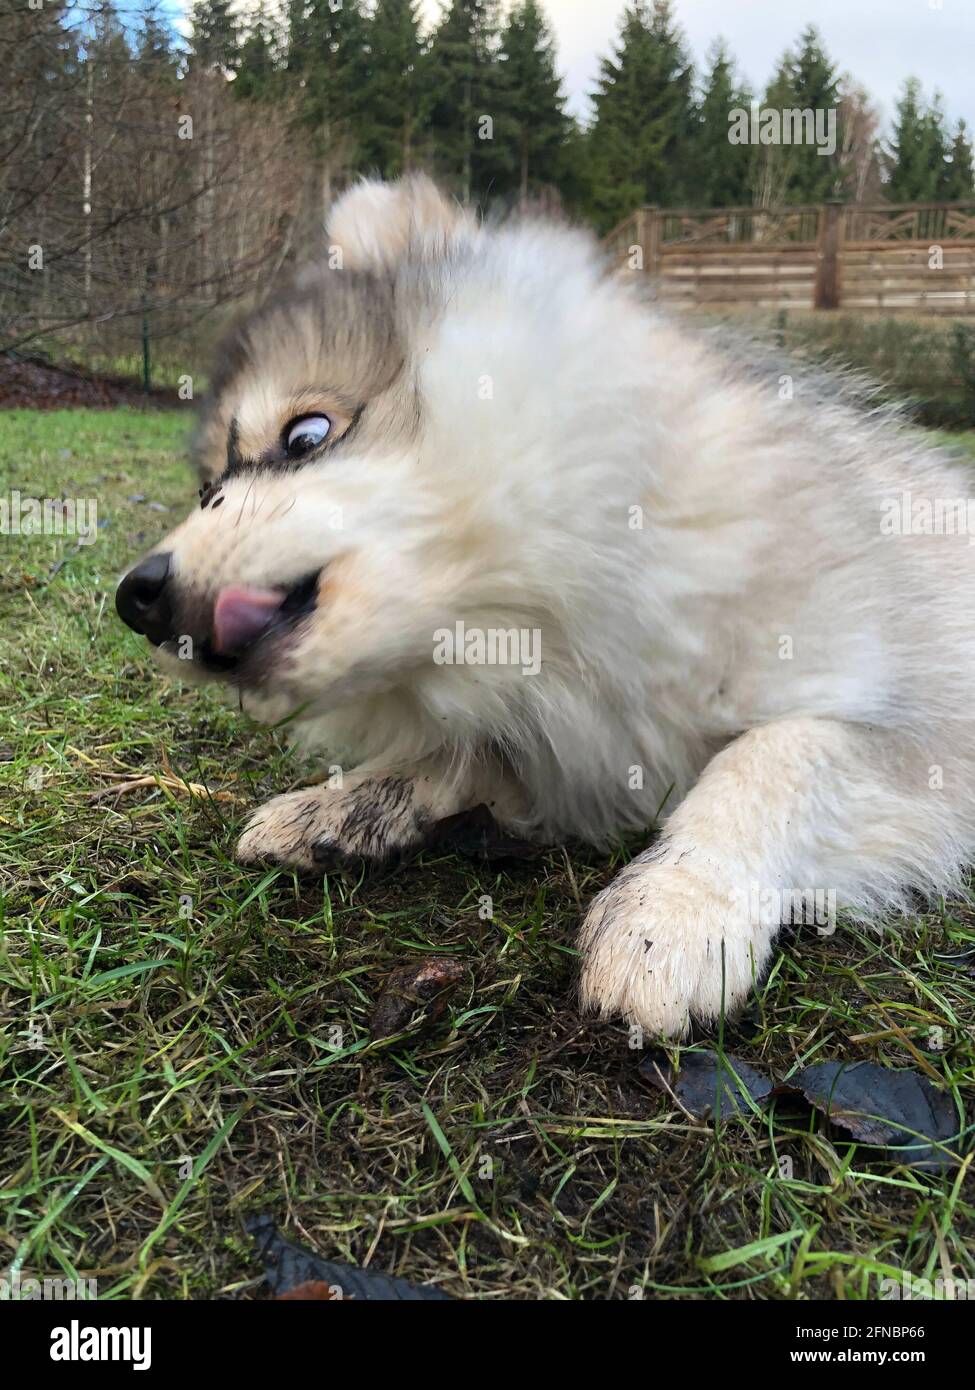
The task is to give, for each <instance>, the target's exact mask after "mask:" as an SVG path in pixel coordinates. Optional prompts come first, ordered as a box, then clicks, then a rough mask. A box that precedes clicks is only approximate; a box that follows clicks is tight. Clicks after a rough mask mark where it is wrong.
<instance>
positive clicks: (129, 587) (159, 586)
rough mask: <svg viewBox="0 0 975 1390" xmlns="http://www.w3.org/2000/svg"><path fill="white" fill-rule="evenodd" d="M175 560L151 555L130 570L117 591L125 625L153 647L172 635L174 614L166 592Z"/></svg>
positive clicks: (118, 603) (166, 554) (118, 606)
mask: <svg viewBox="0 0 975 1390" xmlns="http://www.w3.org/2000/svg"><path fill="white" fill-rule="evenodd" d="M171 559H172V557H171V556H170V555H169V554H168V553H167V552H163V553H162V554H159V555H149V556H148V557H147V558H146V559H145V560H143V561H142V562H141V563H140V564H138V565H136V567H135V569H131V570H129V572H128V574H127V575H126V576H125V578H124V579H123V580H122V582H121V584H120V585H119V586H118V588H117V589H116V590H115V607H116V609H117V610H118V615H119V617H120V618H121V619H122V621H123V623H128V625H129V627H131V628H134V629H135V631H136V632H141V633H143V634H144V635H145V636H146V637H148V638H149V641H150V642H151V643H152V645H153V646H154V647H158V646H159V644H160V642H165V640H166V638H167V637H171V636H172V622H173V611H172V607H171V605H170V602H169V598H168V596H167V593H166V581H167V580H168V579H169V569H170V561H171Z"/></svg>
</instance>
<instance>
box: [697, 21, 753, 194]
mask: <svg viewBox="0 0 975 1390" xmlns="http://www.w3.org/2000/svg"><path fill="white" fill-rule="evenodd" d="M751 99H752V98H751V93H750V92H749V90H748V88H747V87H746V86H744V84H743V83H741V82H740V81H739V80H738V77H737V75H736V71H735V63H734V59H733V58H732V57H731V54H730V53H729V51H728V47H727V45H726V44H725V42H724V40H722V39H718V40H717V41H716V42H715V43H714V45H713V46H712V48H711V51H710V52H709V54H708V71H707V75H706V77H705V79H704V91H703V94H702V96H701V102H700V106H699V107H698V124H697V132H696V136H695V141H694V146H695V158H694V174H695V179H694V183H695V186H694V188H693V190H692V192H691V201H692V202H693V203H696V204H699V205H701V206H702V207H740V206H741V205H742V204H745V203H748V202H750V201H751V181H750V172H751V157H752V151H751V148H750V147H749V146H748V145H735V144H732V143H731V141H730V140H729V138H728V137H729V132H730V130H731V124H730V121H729V116H730V114H731V112H733V111H740V110H748V109H749V107H750V105H751Z"/></svg>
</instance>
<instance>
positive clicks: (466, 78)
mask: <svg viewBox="0 0 975 1390" xmlns="http://www.w3.org/2000/svg"><path fill="white" fill-rule="evenodd" d="M497 34H498V4H497V0H451V4H450V7H449V9H447V10H446V12H445V13H444V15H443V18H442V20H441V22H440V24H439V25H438V27H437V29H436V30H435V32H434V35H433V40H432V43H431V46H430V55H429V64H428V67H427V80H428V82H429V85H430V91H431V93H432V96H433V104H432V108H431V112H430V136H431V144H432V150H433V155H434V158H435V160H436V163H437V165H438V168H439V171H440V173H441V174H442V175H444V176H446V177H447V178H448V179H449V180H450V181H451V182H452V183H453V184H454V185H455V187H456V189H457V192H458V193H459V195H460V197H461V198H462V199H463V200H464V201H465V202H469V201H470V199H471V197H472V196H473V195H474V194H475V193H488V192H490V190H491V187H492V182H493V175H494V174H495V173H496V172H497V170H498V166H499V164H500V165H502V166H503V164H504V162H505V160H504V150H503V148H501V149H499V147H498V146H497V145H496V142H495V139H494V137H495V135H496V134H497V132H496V131H495V130H494V124H495V122H496V120H497V118H498V116H499V114H500V106H501V83H500V80H499V71H498V69H499V64H498V58H497V48H498V43H497Z"/></svg>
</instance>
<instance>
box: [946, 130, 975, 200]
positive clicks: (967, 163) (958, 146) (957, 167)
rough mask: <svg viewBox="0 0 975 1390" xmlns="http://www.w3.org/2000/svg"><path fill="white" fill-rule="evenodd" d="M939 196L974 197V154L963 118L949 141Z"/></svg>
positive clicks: (955, 198)
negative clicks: (947, 162)
mask: <svg viewBox="0 0 975 1390" xmlns="http://www.w3.org/2000/svg"><path fill="white" fill-rule="evenodd" d="M940 196H941V197H942V198H946V199H952V200H954V201H959V202H960V201H963V200H964V199H966V198H973V197H975V156H973V152H972V142H971V140H970V139H969V135H968V127H967V126H966V124H965V122H964V121H963V120H960V121H959V122H958V125H957V126H956V128H955V135H954V138H953V140H952V142H951V159H950V162H949V164H948V168H947V170H946V172H945V178H944V183H943V187H942V192H941V195H940Z"/></svg>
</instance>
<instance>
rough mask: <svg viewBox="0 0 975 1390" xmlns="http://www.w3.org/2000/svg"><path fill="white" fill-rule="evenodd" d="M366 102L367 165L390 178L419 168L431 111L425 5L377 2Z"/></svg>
mask: <svg viewBox="0 0 975 1390" xmlns="http://www.w3.org/2000/svg"><path fill="white" fill-rule="evenodd" d="M369 53H370V61H369V76H368V81H367V87H366V92H365V97H364V101H363V109H364V121H365V129H364V132H363V142H362V143H363V153H364V156H365V160H366V162H367V163H368V164H369V165H371V166H373V167H374V168H375V169H376V171H377V172H379V173H380V174H382V175H383V176H384V177H385V178H395V177H396V176H397V175H398V174H402V173H406V172H408V171H409V170H410V169H412V168H413V166H414V164H415V162H416V158H417V145H418V142H419V141H420V139H421V136H422V131H423V127H424V124H425V122H426V119H427V116H428V114H429V110H430V105H431V101H430V92H429V87H428V84H427V80H426V77H427V69H426V65H425V63H424V45H423V41H422V38H421V35H420V18H419V0H377V3H376V8H375V11H374V13H373V16H372V20H371V22H370V24H369Z"/></svg>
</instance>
